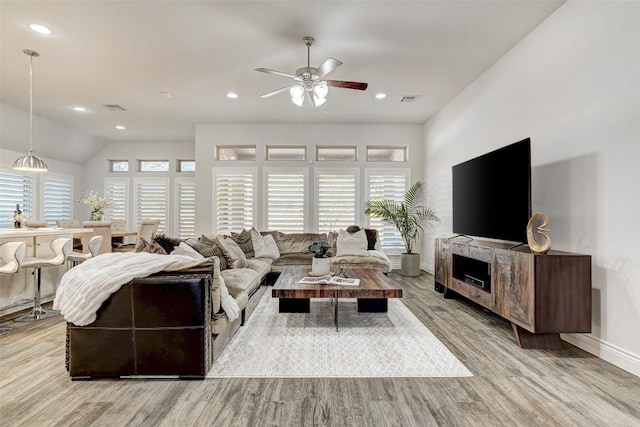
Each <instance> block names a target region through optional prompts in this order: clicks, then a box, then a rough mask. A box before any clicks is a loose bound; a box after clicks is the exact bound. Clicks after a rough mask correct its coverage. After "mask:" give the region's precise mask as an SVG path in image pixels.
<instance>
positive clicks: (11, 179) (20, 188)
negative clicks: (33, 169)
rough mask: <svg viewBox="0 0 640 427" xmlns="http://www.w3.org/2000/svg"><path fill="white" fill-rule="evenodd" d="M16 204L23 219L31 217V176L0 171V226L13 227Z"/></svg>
mask: <svg viewBox="0 0 640 427" xmlns="http://www.w3.org/2000/svg"><path fill="white" fill-rule="evenodd" d="M16 205H20V210H21V211H22V215H23V216H24V218H25V219H28V218H33V176H31V175H25V174H22V173H14V172H5V171H0V228H12V227H13V212H14V211H15V210H16Z"/></svg>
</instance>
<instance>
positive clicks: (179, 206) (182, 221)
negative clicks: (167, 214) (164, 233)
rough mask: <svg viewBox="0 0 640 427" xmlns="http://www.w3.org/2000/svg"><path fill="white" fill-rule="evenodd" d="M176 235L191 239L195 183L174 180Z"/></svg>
mask: <svg viewBox="0 0 640 427" xmlns="http://www.w3.org/2000/svg"><path fill="white" fill-rule="evenodd" d="M175 218H176V234H177V236H178V237H179V238H181V239H186V238H188V237H193V236H194V234H195V228H196V227H195V225H196V181H195V179H193V178H183V179H176V216H175Z"/></svg>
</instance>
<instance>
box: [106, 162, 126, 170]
mask: <svg viewBox="0 0 640 427" xmlns="http://www.w3.org/2000/svg"><path fill="white" fill-rule="evenodd" d="M109 172H129V161H128V160H109Z"/></svg>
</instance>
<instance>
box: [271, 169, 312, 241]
mask: <svg viewBox="0 0 640 427" xmlns="http://www.w3.org/2000/svg"><path fill="white" fill-rule="evenodd" d="M264 181H265V185H266V190H265V194H266V201H265V205H266V215H267V218H266V221H265V224H266V227H267V230H279V231H282V232H283V233H299V232H303V231H304V230H305V213H306V212H307V209H306V197H305V194H306V191H305V190H306V182H307V169H301V170H297V171H296V170H293V171H292V170H290V169H288V170H285V169H278V170H276V169H267V170H265V180H264Z"/></svg>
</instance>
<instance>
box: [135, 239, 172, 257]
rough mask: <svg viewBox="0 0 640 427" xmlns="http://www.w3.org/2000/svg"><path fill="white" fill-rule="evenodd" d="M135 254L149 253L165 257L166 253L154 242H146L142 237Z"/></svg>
mask: <svg viewBox="0 0 640 427" xmlns="http://www.w3.org/2000/svg"><path fill="white" fill-rule="evenodd" d="M136 252H149V253H150V254H160V255H166V254H167V251H165V250H164V248H163V247H162V246H160V245H159V244H158V243H156V242H147V241H146V240H145V239H144V237H141V238H140V244H139V245H138V247H137V248H136Z"/></svg>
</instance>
